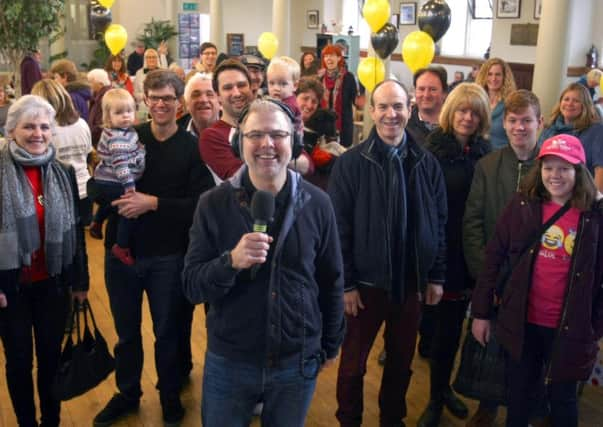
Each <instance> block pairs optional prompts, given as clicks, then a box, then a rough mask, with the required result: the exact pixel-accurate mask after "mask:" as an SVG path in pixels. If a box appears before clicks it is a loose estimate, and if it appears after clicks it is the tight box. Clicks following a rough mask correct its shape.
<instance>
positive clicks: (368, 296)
mask: <svg viewBox="0 0 603 427" xmlns="http://www.w3.org/2000/svg"><path fill="white" fill-rule="evenodd" d="M358 291H359V292H360V298H361V300H362V303H363V305H364V307H365V308H364V310H359V313H358V315H357V316H356V317H352V316H346V321H347V330H346V335H345V339H344V342H343V347H342V351H341V362H340V364H339V372H338V375H337V404H338V408H337V413H336V416H337V419H338V420H339V423H340V424H341V426H344V427H352V426H354V427H357V426H360V425H361V424H362V409H363V402H362V394H363V379H364V374H365V373H366V360H367V358H368V355H369V352H370V350H371V347H372V346H373V342H374V341H375V336H376V335H377V332H378V331H379V328H380V327H381V325H382V323H383V322H385V334H384V340H385V351H386V352H387V359H386V361H385V366H384V369H383V376H382V377H381V388H380V390H379V409H380V425H381V426H382V427H385V426H388V427H389V426H396V425H400V423H401V422H402V419H403V418H404V417H405V416H406V402H405V400H406V391H407V389H408V385H409V383H410V377H411V374H412V372H411V370H410V364H411V362H412V358H413V356H414V352H415V343H416V340H417V329H418V327H419V320H420V314H421V305H420V302H419V298H418V295H416V294H412V295H409V296H407V297H406V300H405V302H404V303H402V304H400V303H394V302H392V301H390V300H389V298H388V295H387V293H386V292H385V291H384V290H382V289H376V288H370V287H360V288H358Z"/></svg>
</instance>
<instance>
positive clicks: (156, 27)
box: [136, 19, 178, 49]
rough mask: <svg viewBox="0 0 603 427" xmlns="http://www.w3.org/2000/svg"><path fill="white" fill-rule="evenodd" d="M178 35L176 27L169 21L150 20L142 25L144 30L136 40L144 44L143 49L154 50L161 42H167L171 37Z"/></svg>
mask: <svg viewBox="0 0 603 427" xmlns="http://www.w3.org/2000/svg"><path fill="white" fill-rule="evenodd" d="M176 35H178V31H176V27H175V26H174V25H172V24H171V23H170V21H168V20H165V21H156V20H154V19H151V22H146V23H145V24H144V30H143V33H142V35H139V36H138V37H137V38H136V39H137V40H138V41H141V42H143V43H144V47H145V49H148V48H154V49H156V48H157V46H159V43H161V42H162V41H166V42H167V41H169V39H171V38H172V37H174V36H176Z"/></svg>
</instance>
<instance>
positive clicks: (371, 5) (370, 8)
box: [362, 0, 392, 33]
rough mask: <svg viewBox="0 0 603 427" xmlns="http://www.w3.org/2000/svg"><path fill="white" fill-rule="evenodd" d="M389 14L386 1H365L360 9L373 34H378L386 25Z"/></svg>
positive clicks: (389, 9) (388, 6) (389, 8)
mask: <svg viewBox="0 0 603 427" xmlns="http://www.w3.org/2000/svg"><path fill="white" fill-rule="evenodd" d="M391 12H392V11H391V7H390V5H389V1H388V0H367V1H366V3H364V6H363V7H362V16H363V17H364V20H365V21H366V22H367V23H368V24H369V27H371V31H373V33H376V32H378V31H379V30H380V29H381V28H383V26H384V25H385V24H387V22H388V21H389V17H390V15H391Z"/></svg>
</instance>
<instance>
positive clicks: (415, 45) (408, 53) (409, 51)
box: [402, 31, 435, 74]
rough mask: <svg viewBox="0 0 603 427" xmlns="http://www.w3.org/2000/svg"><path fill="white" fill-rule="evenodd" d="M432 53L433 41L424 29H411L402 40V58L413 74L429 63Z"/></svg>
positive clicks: (433, 51)
mask: <svg viewBox="0 0 603 427" xmlns="http://www.w3.org/2000/svg"><path fill="white" fill-rule="evenodd" d="M434 53H435V43H434V42H433V39H432V38H431V36H430V35H429V34H427V33H426V32H424V31H413V32H412V33H409V34H408V35H407V36H406V38H405V39H404V41H403V42H402V60H403V61H404V63H405V64H406V65H407V66H408V68H410V71H412V72H413V74H414V73H415V71H417V70H418V69H419V68H423V67H427V66H428V65H429V64H431V61H432V60H433V55H434Z"/></svg>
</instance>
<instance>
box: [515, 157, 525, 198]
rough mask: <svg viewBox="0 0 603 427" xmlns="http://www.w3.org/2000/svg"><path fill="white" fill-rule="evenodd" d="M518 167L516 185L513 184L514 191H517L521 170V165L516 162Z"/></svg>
mask: <svg viewBox="0 0 603 427" xmlns="http://www.w3.org/2000/svg"><path fill="white" fill-rule="evenodd" d="M518 163H519V167H518V168H517V183H516V184H515V191H516V192H517V191H519V183H520V182H521V170H522V168H523V163H522V162H518Z"/></svg>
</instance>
